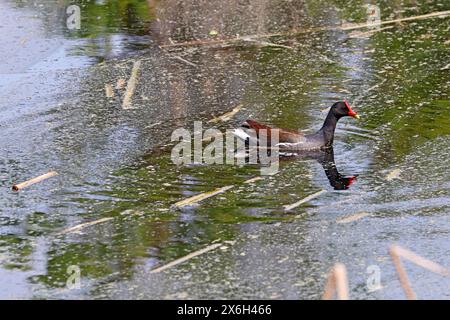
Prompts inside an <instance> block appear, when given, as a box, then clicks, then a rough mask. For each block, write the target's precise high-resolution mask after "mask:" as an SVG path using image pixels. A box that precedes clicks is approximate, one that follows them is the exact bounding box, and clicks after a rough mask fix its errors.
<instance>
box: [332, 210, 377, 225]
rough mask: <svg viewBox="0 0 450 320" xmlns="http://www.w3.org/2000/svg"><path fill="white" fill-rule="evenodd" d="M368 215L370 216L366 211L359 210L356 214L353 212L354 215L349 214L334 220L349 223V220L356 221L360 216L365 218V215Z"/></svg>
mask: <svg viewBox="0 0 450 320" xmlns="http://www.w3.org/2000/svg"><path fill="white" fill-rule="evenodd" d="M368 216H370V214H369V213H367V212H360V213H357V214H354V215H351V216H348V217H345V218H342V219H339V220H337V221H336V223H350V222H354V221H357V220H359V219H362V218H365V217H368Z"/></svg>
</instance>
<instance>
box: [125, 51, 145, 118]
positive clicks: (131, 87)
mask: <svg viewBox="0 0 450 320" xmlns="http://www.w3.org/2000/svg"><path fill="white" fill-rule="evenodd" d="M140 68H141V60H137V61H135V62H134V64H133V69H132V70H131V76H130V79H129V80H128V83H127V88H126V90H125V94H124V97H123V102H122V108H123V109H130V108H131V102H132V98H133V94H134V91H135V90H136V86H137V84H138V76H139V71H140Z"/></svg>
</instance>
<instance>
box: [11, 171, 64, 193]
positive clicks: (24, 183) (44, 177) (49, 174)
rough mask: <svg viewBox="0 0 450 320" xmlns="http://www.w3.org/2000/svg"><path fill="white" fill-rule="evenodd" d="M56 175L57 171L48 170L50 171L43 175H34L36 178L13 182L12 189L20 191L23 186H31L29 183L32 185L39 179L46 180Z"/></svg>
mask: <svg viewBox="0 0 450 320" xmlns="http://www.w3.org/2000/svg"><path fill="white" fill-rule="evenodd" d="M57 175H58V172H56V171H50V172H48V173H46V174H43V175H41V176H39V177H36V178H33V179H31V180H28V181H25V182H22V183H19V184H15V185H13V186H12V189H13V190H14V191H20V190H22V189H23V188H26V187H29V186H31V185H33V184H35V183H39V182H41V181H44V180H47V179H49V178H51V177H54V176H57Z"/></svg>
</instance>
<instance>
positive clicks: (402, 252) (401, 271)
mask: <svg viewBox="0 0 450 320" xmlns="http://www.w3.org/2000/svg"><path fill="white" fill-rule="evenodd" d="M389 253H390V255H391V257H392V261H393V262H394V265H395V268H396V269H397V273H398V277H399V279H400V283H401V285H402V287H403V290H404V291H405V294H406V297H407V299H408V300H416V299H417V295H416V293H415V292H414V290H413V288H412V286H411V282H410V281H409V278H408V274H407V273H406V270H405V267H404V266H403V264H402V262H401V260H400V257H402V258H404V259H406V260H409V261H411V262H412V263H414V264H416V265H418V266H420V267H422V268H424V269H427V270H429V271H431V272H434V273H437V274H440V275H442V276H445V277H446V276H449V275H450V270H448V269H447V268H445V267H443V266H441V265H439V264H437V263H435V262H433V261H431V260H428V259H425V258H423V257H421V256H419V255H418V254H416V253H414V252H412V251H410V250H408V249H405V248H402V247H400V246H397V245H393V246H391V247H390V249H389Z"/></svg>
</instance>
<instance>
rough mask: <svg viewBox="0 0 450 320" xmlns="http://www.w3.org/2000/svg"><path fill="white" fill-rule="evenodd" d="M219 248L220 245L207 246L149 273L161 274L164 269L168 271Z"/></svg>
mask: <svg viewBox="0 0 450 320" xmlns="http://www.w3.org/2000/svg"><path fill="white" fill-rule="evenodd" d="M220 246H222V243H215V244H212V245H209V246H207V247H206V248H203V249H200V250H198V251H195V252H192V253H189V254H188V255H186V256H184V257H181V258H179V259H176V260H174V261H172V262H170V263H168V264H166V265H163V266H161V267H159V268H156V269H153V270H151V271H150V273H158V272H162V271H164V270H166V269H169V268H171V267H173V266H176V265H178V264H180V263H183V262H186V261H188V260H190V259H192V258H195V257H197V256H199V255H202V254H204V253H206V252H208V251H211V250H214V249H216V248H218V247H220Z"/></svg>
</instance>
